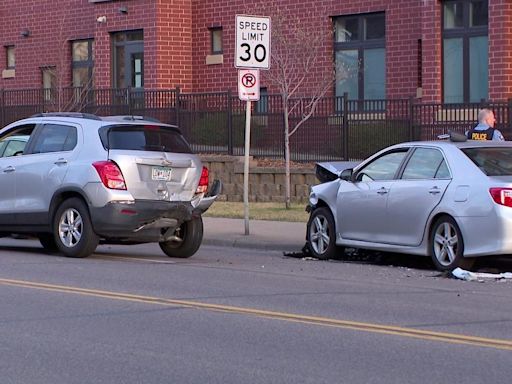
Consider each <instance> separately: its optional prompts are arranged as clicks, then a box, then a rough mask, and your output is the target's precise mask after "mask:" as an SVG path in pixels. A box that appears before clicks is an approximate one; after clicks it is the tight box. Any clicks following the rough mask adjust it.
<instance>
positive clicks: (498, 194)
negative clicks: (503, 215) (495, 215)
mask: <svg viewBox="0 0 512 384" xmlns="http://www.w3.org/2000/svg"><path fill="white" fill-rule="evenodd" d="M489 193H490V194H491V196H492V199H493V200H494V202H495V203H496V204H500V205H505V206H506V207H512V188H490V189H489Z"/></svg>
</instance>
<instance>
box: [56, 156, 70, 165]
mask: <svg viewBox="0 0 512 384" xmlns="http://www.w3.org/2000/svg"><path fill="white" fill-rule="evenodd" d="M67 163H68V161H67V160H66V159H63V158H60V159H58V160H57V161H56V162H55V163H54V164H56V165H64V164H67Z"/></svg>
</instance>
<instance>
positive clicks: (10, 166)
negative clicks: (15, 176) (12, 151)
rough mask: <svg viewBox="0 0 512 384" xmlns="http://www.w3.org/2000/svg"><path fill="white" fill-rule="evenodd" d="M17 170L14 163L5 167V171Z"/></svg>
mask: <svg viewBox="0 0 512 384" xmlns="http://www.w3.org/2000/svg"><path fill="white" fill-rule="evenodd" d="M15 170H16V168H14V167H13V166H12V165H9V166H8V167H6V168H4V171H3V172H4V173H10V172H14V171H15Z"/></svg>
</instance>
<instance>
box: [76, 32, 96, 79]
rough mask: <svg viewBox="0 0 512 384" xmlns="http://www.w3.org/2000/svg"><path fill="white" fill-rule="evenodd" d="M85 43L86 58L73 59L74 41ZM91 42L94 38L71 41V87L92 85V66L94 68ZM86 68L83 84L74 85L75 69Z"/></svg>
mask: <svg viewBox="0 0 512 384" xmlns="http://www.w3.org/2000/svg"><path fill="white" fill-rule="evenodd" d="M83 42H86V43H87V60H75V59H74V48H75V47H74V44H75V43H83ZM93 44H94V39H78V40H73V41H71V77H72V79H71V81H72V84H73V87H83V86H86V87H87V86H89V87H91V86H92V84H91V83H92V81H93V68H94V57H93ZM83 68H86V69H87V81H86V83H85V84H81V85H75V69H83Z"/></svg>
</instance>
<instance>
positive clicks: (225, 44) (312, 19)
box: [0, 0, 512, 102]
mask: <svg viewBox="0 0 512 384" xmlns="http://www.w3.org/2000/svg"><path fill="white" fill-rule="evenodd" d="M248 4H249V5H248ZM272 4H278V6H277V8H279V9H281V10H283V11H284V12H285V13H286V14H287V15H289V17H290V20H291V22H296V21H295V20H299V22H300V23H304V25H305V28H306V27H307V28H309V29H311V30H312V31H314V30H327V31H330V34H329V36H330V37H329V38H326V39H325V41H324V43H323V44H324V47H323V48H324V50H323V52H324V53H325V54H324V55H323V57H321V58H320V61H319V65H318V69H317V72H318V74H320V75H321V73H323V72H325V73H327V72H328V71H331V70H332V68H334V63H335V62H338V63H342V64H343V65H345V66H347V67H350V68H352V69H354V70H355V71H354V72H353V73H355V75H353V76H350V77H349V78H346V79H344V80H343V81H339V82H338V84H337V85H336V87H334V89H333V91H332V92H333V93H334V94H341V93H343V92H348V93H349V95H350V96H351V97H352V98H360V99H372V98H398V97H411V96H412V97H418V98H421V99H422V100H423V101H424V102H466V101H479V100H481V99H491V100H504V99H507V98H509V97H511V96H512V2H511V1H510V0H444V1H439V0H364V1H361V0H359V1H352V0H347V1H334V0H319V1H305V0H294V1H290V0H269V1H265V0H259V2H258V1H256V2H250V3H249V2H246V1H242V0H230V1H224V0H216V1H208V0H112V1H108V0H3V1H2V5H3V7H2V8H1V9H0V44H1V48H2V49H1V50H0V72H1V76H0V88H3V89H21V88H38V87H53V86H55V85H56V82H60V83H62V84H63V85H64V86H71V85H84V84H93V86H94V87H97V88H102V87H103V88H104V87H113V88H118V87H126V86H130V87H144V88H146V89H164V88H174V87H176V86H180V87H181V89H182V90H184V91H186V92H202V91H224V90H226V89H231V90H233V91H235V90H236V87H237V71H236V70H235V68H234V65H233V63H234V50H235V47H234V46H235V15H236V14H260V15H263V14H265V13H267V14H265V15H266V16H271V17H272V12H273V11H272V9H274V8H273V7H272ZM296 18H297V19H296ZM304 49H307V47H304ZM261 85H262V87H265V88H267V91H269V92H272V91H273V85H272V84H270V83H268V81H267V80H266V78H265V75H263V79H262V84H261Z"/></svg>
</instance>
